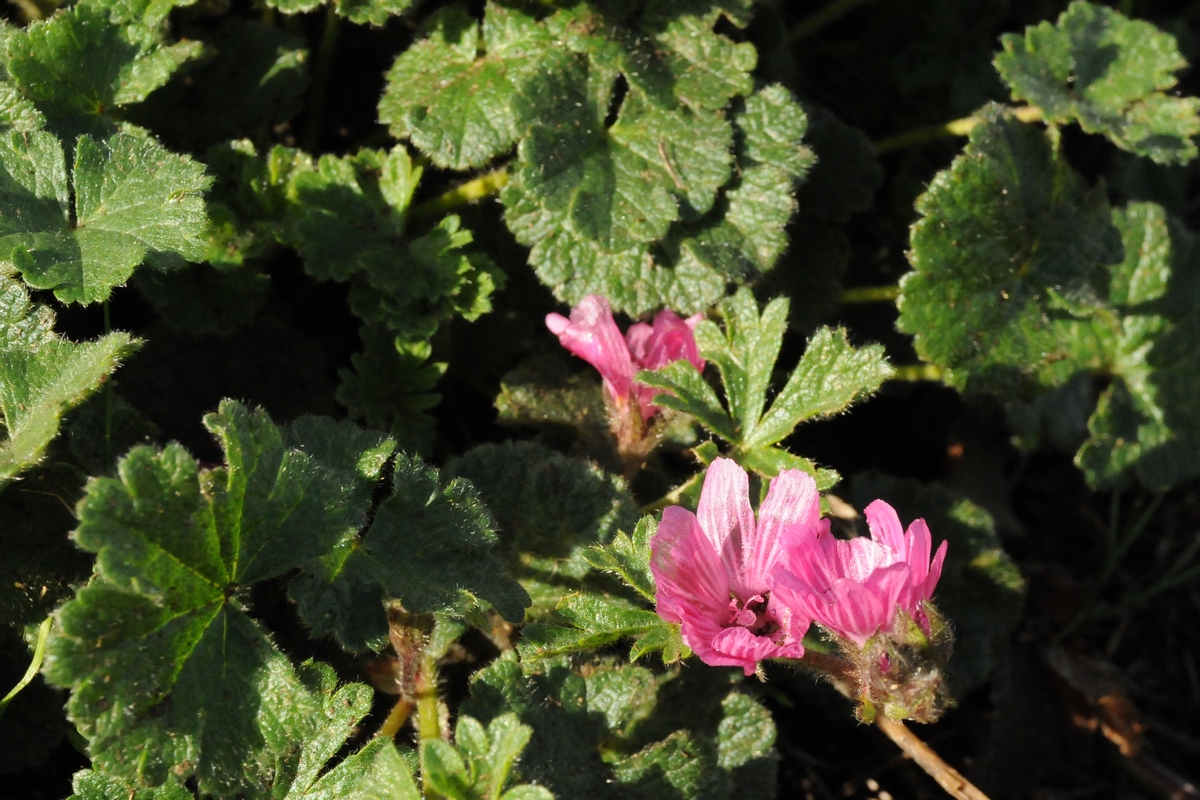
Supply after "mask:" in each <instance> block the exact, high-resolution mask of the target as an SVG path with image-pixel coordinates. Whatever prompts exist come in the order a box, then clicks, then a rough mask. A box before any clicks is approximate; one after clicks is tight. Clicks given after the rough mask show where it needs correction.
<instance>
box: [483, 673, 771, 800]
mask: <svg viewBox="0 0 1200 800" xmlns="http://www.w3.org/2000/svg"><path fill="white" fill-rule="evenodd" d="M735 683H740V677H738V676H735V675H734V674H733V673H732V672H731V671H727V670H673V671H670V672H668V673H666V674H655V673H653V672H651V671H650V670H648V669H645V668H643V667H639V666H635V665H628V664H625V665H619V664H614V663H611V662H607V661H599V662H592V663H588V664H586V665H585V666H584V667H583V668H581V669H578V670H576V669H572V668H571V667H570V664H569V662H568V661H567V660H566V659H565V658H557V659H550V660H547V661H541V662H538V663H537V664H526V665H522V664H520V663H518V662H517V660H516V658H515V657H514V656H513V655H512V654H511V653H508V654H505V655H503V656H501V657H500V658H499V659H497V660H496V661H495V662H493V663H492V664H491V665H490V666H488V667H487V668H485V669H483V670H481V671H480V672H478V673H476V674H475V676H474V678H473V679H472V683H471V697H470V698H469V699H468V700H467V702H466V703H465V704H464V705H463V710H462V713H464V714H468V715H470V716H473V717H475V718H476V719H478V720H480V721H481V722H486V721H488V720H491V719H494V718H496V717H498V716H500V715H502V714H507V713H514V714H516V715H517V716H518V717H519V718H520V720H521V722H522V723H524V724H525V725H528V726H529V727H530V728H532V729H533V733H532V735H531V736H530V740H529V744H528V746H527V747H526V748H525V751H524V753H523V754H522V756H521V762H520V765H519V769H520V774H521V778H522V779H523V780H528V781H533V782H536V783H538V784H541V785H543V786H545V787H546V788H547V789H549V790H550V791H552V792H554V794H555V795H556V796H558V797H571V798H580V800H591V799H592V798H614V799H615V798H646V799H647V800H649V799H650V798H662V797H678V798H699V797H705V798H717V799H718V800H726V799H727V798H733V797H738V796H746V797H763V798H771V797H773V796H774V789H775V762H776V758H775V755H774V753H773V752H772V749H771V747H772V745H773V743H774V738H775V729H774V724H773V723H772V721H771V716H770V714H769V713H768V712H767V711H766V710H765V709H763V708H762V707H761V706H760V705H759V704H758V703H757V702H756V701H755V700H754V699H753V698H752V697H751V696H749V695H746V694H744V693H743V692H742V691H741V690H740V689H738V688H737V687H736V686H735ZM689 756H690V757H689ZM564 764H570V765H571V768H570V769H563V765H564Z"/></svg>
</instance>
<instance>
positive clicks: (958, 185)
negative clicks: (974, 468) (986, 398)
mask: <svg viewBox="0 0 1200 800" xmlns="http://www.w3.org/2000/svg"><path fill="white" fill-rule="evenodd" d="M917 210H918V212H919V213H920V214H921V219H919V220H918V221H917V222H916V223H915V224H914V225H913V228H912V235H911V236H912V238H911V242H912V249H911V250H910V252H909V261H910V262H911V263H912V266H913V271H912V272H910V273H908V274H907V275H905V276H904V278H903V279H902V280H901V284H900V286H901V292H902V294H901V297H900V299H899V301H898V306H899V309H900V318H899V320H898V321H897V323H896V324H897V327H899V328H900V330H902V331H904V332H906V333H910V334H912V335H913V336H914V342H913V343H914V345H915V347H916V349H917V353H918V354H920V356H921V357H922V358H923V359H925V360H926V361H929V362H932V363H934V364H937V365H938V366H940V367H943V368H944V369H946V370H947V376H946V379H947V381H948V382H950V383H952V384H953V385H955V386H956V387H958V388H960V389H964V388H965V389H967V390H977V391H988V390H990V391H1001V392H1008V393H1010V394H1011V393H1012V392H1013V391H1014V390H1015V389H1020V388H1024V389H1028V388H1029V387H1030V386H1031V385H1032V386H1037V385H1043V386H1044V385H1054V384H1056V383H1058V382H1059V381H1060V380H1061V376H1060V375H1058V374H1056V372H1055V369H1056V368H1055V366H1054V365H1055V364H1056V363H1058V362H1059V361H1061V360H1062V358H1063V350H1064V347H1063V345H1062V344H1060V342H1059V339H1058V335H1057V333H1056V331H1055V328H1054V325H1053V322H1052V317H1053V315H1055V314H1060V313H1061V311H1062V310H1064V309H1067V310H1069V309H1076V310H1077V311H1079V312H1080V313H1088V311H1087V309H1097V308H1101V307H1103V305H1104V303H1105V294H1106V292H1105V289H1106V286H1105V284H1106V278H1107V270H1106V265H1108V264H1112V263H1115V262H1117V261H1119V259H1120V257H1121V244H1120V237H1119V235H1118V233H1117V231H1116V229H1115V228H1113V226H1112V221H1111V212H1110V210H1109V207H1108V202H1107V199H1106V198H1105V196H1104V191H1103V187H1097V188H1093V189H1088V188H1086V187H1085V186H1084V183H1083V181H1082V179H1081V178H1080V177H1079V176H1078V175H1077V174H1076V173H1075V172H1074V170H1072V169H1071V167H1070V166H1069V165H1068V164H1067V163H1066V162H1065V161H1064V160H1063V159H1062V158H1061V157H1060V156H1059V155H1058V154H1057V153H1056V152H1055V151H1054V149H1053V148H1052V146H1051V142H1050V141H1049V139H1048V138H1047V136H1046V135H1045V134H1044V133H1043V132H1042V131H1041V130H1039V129H1038V128H1037V127H1035V126H1033V125H1027V124H1024V123H1021V122H1018V121H1017V120H1016V119H1015V118H1013V117H1012V116H1011V114H1009V113H1008V112H1007V111H1004V110H1003V109H1001V108H999V107H996V106H990V107H988V108H986V109H985V110H984V111H983V112H982V113H981V122H980V124H979V125H978V126H976V127H975V128H974V129H973V130H972V131H971V139H970V142H969V143H968V144H967V147H966V149H965V150H964V151H963V154H962V155H960V156H959V157H958V158H956V159H955V160H954V163H953V164H952V165H951V166H950V168H949V169H947V170H943V171H942V172H940V173H938V174H937V175H936V176H935V177H934V179H933V181H932V183H931V184H930V186H929V189H928V191H926V192H925V194H923V195H922V196H921V197H920V199H918V201H917Z"/></svg>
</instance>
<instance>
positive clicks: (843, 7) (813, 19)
mask: <svg viewBox="0 0 1200 800" xmlns="http://www.w3.org/2000/svg"><path fill="white" fill-rule="evenodd" d="M866 2H868V0H833V2H832V3H830V4H829V5H827V6H825V7H824V8H822V9H821V10H820V11H818V12H817V13H815V14H813V15H811V16H809V17H805V18H804V19H802V20H800V21H799V22H797V23H796V24H795V25H793V26H792V29H791V30H789V31H788V41H789V42H791V43H793V44H795V43H796V42H798V41H800V40H801V39H807V38H808V37H809V36H812V35H813V34H814V33H816V32H817V31H819V30H821V29H822V28H824V27H825V26H826V25H828V24H829V23H831V22H834V21H836V20H838V19H840V18H841V17H843V16H845V15H846V14H848V13H850V12H851V11H853V10H854V9H856V8H858V7H859V6H861V5H862V4H864V3H866Z"/></svg>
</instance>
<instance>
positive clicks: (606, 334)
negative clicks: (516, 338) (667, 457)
mask: <svg viewBox="0 0 1200 800" xmlns="http://www.w3.org/2000/svg"><path fill="white" fill-rule="evenodd" d="M703 318H704V315H702V314H696V315H694V316H692V317H688V318H687V319H681V318H680V317H679V315H678V314H676V313H675V312H674V311H671V310H670V309H664V310H662V311H660V312H658V315H657V316H655V317H654V321H653V323H651V324H647V323H645V322H637V323H634V324H633V325H631V326H629V330H627V331H626V332H625V333H624V335H622V333H621V330H620V329H619V328H618V327H617V323H616V321H615V320H614V319H613V315H612V310H611V309H610V308H609V305H608V301H607V300H605V299H604V298H603V297H601V296H600V295H594V294H593V295H588V296H587V297H585V298H583V300H581V301H580V302H579V305H577V306H575V307H574V308H572V309H571V316H570V318H569V319H568V318H567V317H564V316H563V315H562V314H548V315H547V316H546V327H547V328H549V329H550V332H551V333H553V334H554V335H555V336H557V337H558V340H559V341H560V342H561V343H562V345H563V347H565V348H567V349H568V350H570V351H571V352H572V353H574V354H575V355H577V356H579V357H580V358H582V359H583V360H585V361H587V362H588V363H589V364H591V365H592V366H593V367H595V368H596V371H597V372H599V373H600V377H601V378H603V379H604V401H605V405H606V406H607V407H608V416H609V425H610V426H611V428H612V432H613V436H614V437H615V438H616V441H617V450H618V451H619V452H620V454H621V457H622V459H623V460H624V461H625V462H626V465H627V467H630V469H627V472H629V471H636V469H637V467H639V466H641V463H642V461H644V460H645V458H646V455H647V454H648V453H649V452H650V450H652V449H653V448H654V445H655V444H656V443H657V440H658V433H657V428H658V425H659V424H660V423H661V422H662V421H663V417H664V411H665V410H664V409H662V408H661V407H659V406H656V405H655V404H654V397H655V395H659V394H662V390H661V389H656V388H654V387H652V386H646V385H645V384H643V383H639V382H638V381H637V380H635V376H636V375H637V373H638V372H639V371H641V370H644V369H649V370H653V369H659V368H661V367H665V366H666V365H667V364H671V363H674V362H676V361H683V360H686V361H688V362H690V363H691V364H692V365H693V366H695V367H696V369H697V370H700V371H703V370H704V359H702V358H701V357H700V351H699V349H698V348H697V347H696V339H695V337H694V336H693V334H692V331H693V330H694V329H695V327H696V324H697V323H698V322H699V321H700V320H701V319H703Z"/></svg>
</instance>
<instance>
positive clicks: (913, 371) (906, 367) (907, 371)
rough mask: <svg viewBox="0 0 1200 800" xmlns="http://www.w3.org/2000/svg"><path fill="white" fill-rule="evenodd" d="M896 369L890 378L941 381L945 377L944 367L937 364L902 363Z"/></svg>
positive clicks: (911, 380)
mask: <svg viewBox="0 0 1200 800" xmlns="http://www.w3.org/2000/svg"><path fill="white" fill-rule="evenodd" d="M895 370H896V371H895V372H893V373H892V377H890V378H888V380H892V381H910V382H913V383H916V382H918V381H938V382H940V381H941V380H942V378H943V375H942V368H941V367H939V366H938V365H937V364H901V365H900V366H898V367H896V368H895Z"/></svg>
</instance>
